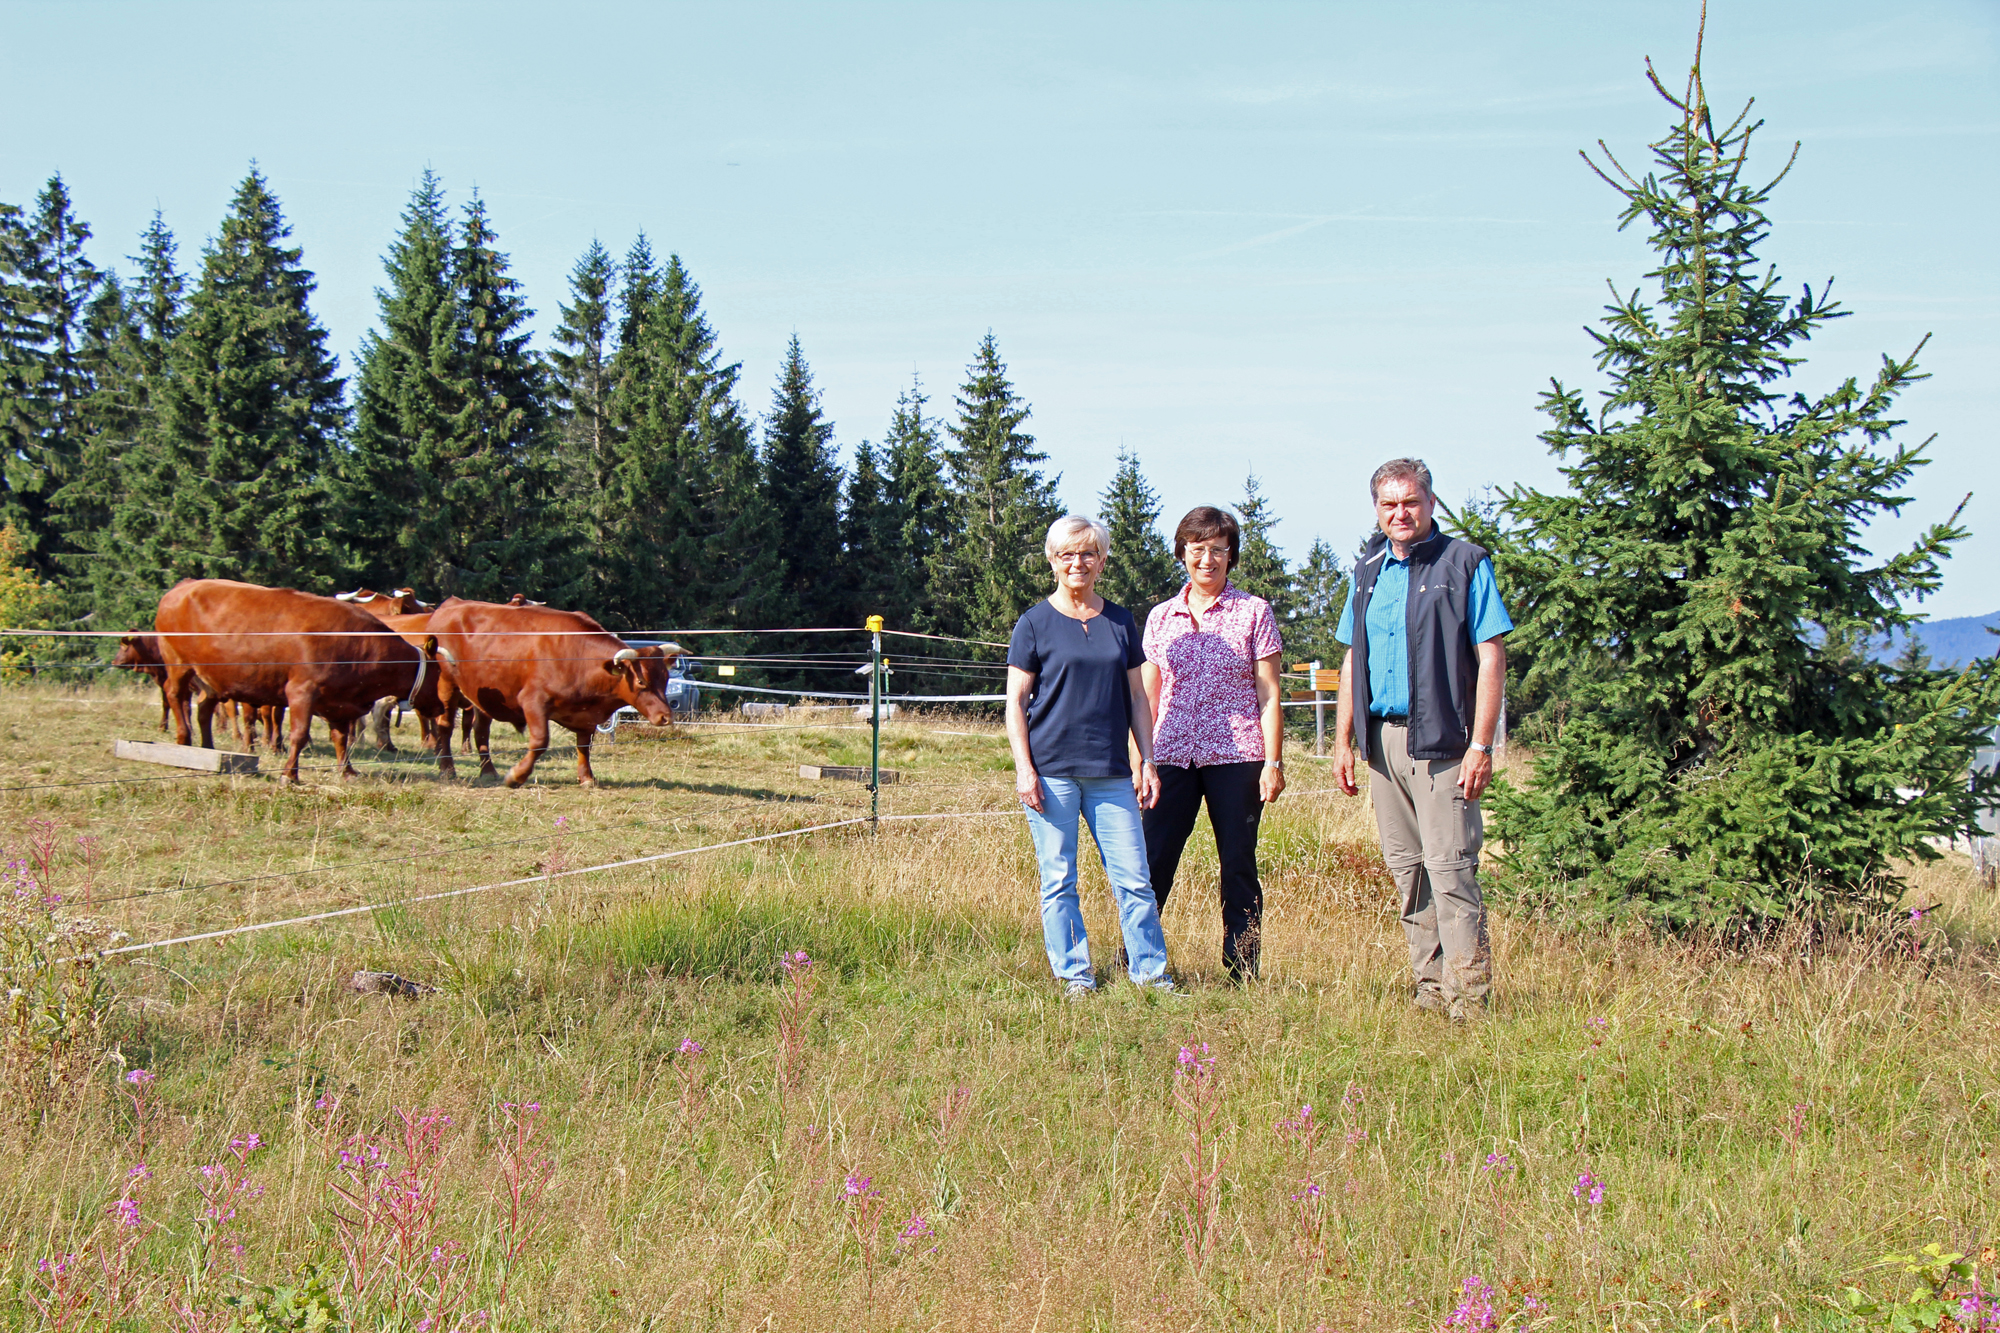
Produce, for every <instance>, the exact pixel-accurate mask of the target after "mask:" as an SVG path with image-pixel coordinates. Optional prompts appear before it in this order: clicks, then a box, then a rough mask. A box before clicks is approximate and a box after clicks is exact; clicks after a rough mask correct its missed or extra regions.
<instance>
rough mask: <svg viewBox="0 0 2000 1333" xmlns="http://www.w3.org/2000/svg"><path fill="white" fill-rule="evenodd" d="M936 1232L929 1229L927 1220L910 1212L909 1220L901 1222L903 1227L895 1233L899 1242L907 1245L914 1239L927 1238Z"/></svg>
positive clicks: (929, 1225) (914, 1240)
mask: <svg viewBox="0 0 2000 1333" xmlns="http://www.w3.org/2000/svg"><path fill="white" fill-rule="evenodd" d="M936 1234H937V1233H936V1232H934V1231H932V1230H931V1224H930V1223H929V1222H926V1221H925V1220H924V1219H923V1218H921V1217H919V1216H918V1215H917V1214H915V1213H911V1214H910V1220H909V1221H907V1222H905V1223H903V1229H902V1230H901V1231H898V1232H897V1233H896V1240H897V1241H898V1242H899V1243H901V1244H904V1245H909V1244H912V1243H913V1242H916V1241H920V1240H929V1239H930V1238H931V1237H932V1236H934V1235H936Z"/></svg>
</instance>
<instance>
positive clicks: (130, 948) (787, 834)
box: [91, 810, 1014, 958]
mask: <svg viewBox="0 0 2000 1333" xmlns="http://www.w3.org/2000/svg"><path fill="white" fill-rule="evenodd" d="M1013 813H1014V812H1013V811H1011V810H975V811H944V812H940V813H936V814H915V815H884V816H882V817H881V822H884V823H887V822H890V821H895V822H898V823H909V822H915V821H919V820H934V819H985V818H991V817H992V816H994V815H1001V814H1013ZM874 822H876V821H875V820H874V819H872V818H870V817H869V816H867V815H862V816H859V817H857V818H854V819H840V820H834V821H833V822H831V823H826V824H808V825H806V826H805V827H804V828H796V829H785V830H782V831H780V832H777V833H763V834H759V835H757V836H756V837H751V838H736V839H733V840H731V841H729V842H715V843H709V844H707V845H705V846H701V847H682V848H678V849H676V850H674V851H670V852H655V853H653V854H652V855H650V856H634V857H628V858H626V859H625V860H622V861H606V862H604V863H603V864H601V865H594V866H579V867H577V868H576V869H574V870H554V871H548V872H545V873H543V874H540V875H527V876H523V877H522V878H520V879H508V880H498V881H495V882H493V883H490V884H473V885H468V886H467V887H465V888H461V889H444V890H441V891H439V892H437V893H421V894H416V895H414V896H412V897H408V898H394V899H390V900H389V901H387V902H380V903H366V904H363V905H362V906H359V907H339V908H333V909H331V910H328V911H325V912H310V913H307V914H306V915H304V916H293V917H285V918H284V919H282V920H279V921H256V922H250V923H248V924H245V925H238V926H228V927H225V928H223V929H221V930H205V931H199V932H197V933H195V934H192V935H177V936H174V937H172V938H170V939H164V940H146V941H143V942H141V943H138V944H126V945H120V946H119V947H117V948H115V949H101V950H99V951H98V952H97V953H96V954H94V955H91V956H92V957H97V958H113V957H117V956H120V955H123V954H134V953H149V952H151V951H152V950H155V949H168V948H173V947H174V946H176V945H182V944H200V943H202V942H203V941H205V940H219V939H227V938H229V937H231V936H235V935H248V934H252V933H255V932H259V931H266V930H282V929H284V928H286V927H288V926H305V925H311V924H313V923H314V922H318V921H332V920H336V919H338V918H341V917H349V916H360V915H361V914H363V913H367V912H386V911H390V910H393V909H395V908H399V907H414V906H417V905H418V904H421V903H431V902H441V901H443V900H444V899H447V898H463V897H466V896H467V895H469V894H474V893H489V892H492V891H493V890H495V889H513V888H520V887H521V886H523V885H527V884H546V883H550V882H552V881H554V880H558V879H569V878H572V877H574V876H577V875H595V874H601V873H602V872H604V871H607V870H627V869H630V868H631V867H633V866H642V865H653V864H656V863H658V862H661V861H672V860H676V859H678V858H680V857H685V856H699V855H701V854H703V853H705V852H720V851H727V850H728V849H730V848H732V847H749V846H752V845H754V844H756V843H764V842H777V841H779V840H781V839H784V838H798V837H803V836H805V835H806V834H808V833H825V832H828V831H830V830H833V829H841V828H853V827H854V826H856V825H858V824H871V823H874Z"/></svg>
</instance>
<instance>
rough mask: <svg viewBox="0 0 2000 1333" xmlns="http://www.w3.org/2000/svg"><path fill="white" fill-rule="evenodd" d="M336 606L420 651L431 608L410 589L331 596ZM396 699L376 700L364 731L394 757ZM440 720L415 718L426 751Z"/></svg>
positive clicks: (468, 727) (359, 590) (469, 724)
mask: <svg viewBox="0 0 2000 1333" xmlns="http://www.w3.org/2000/svg"><path fill="white" fill-rule="evenodd" d="M333 600H334V601H336V602H346V603H347V604H348V605H349V606H357V607H360V608H361V609H362V610H363V611H366V612H367V613H368V614H369V615H371V616H374V617H375V618H376V619H377V620H379V621H381V622H382V623H383V624H385V625H387V626H388V627H389V628H390V629H392V630H395V631H396V633H398V634H400V635H402V636H403V640H404V642H406V643H408V644H409V645H410V646H411V647H413V648H416V649H418V650H419V651H422V650H423V647H424V632H425V629H426V628H427V627H428V626H429V625H430V622H431V605H430V603H428V602H426V601H423V600H422V599H421V598H419V597H418V596H417V592H416V589H414V588H398V589H396V591H394V592H374V591H371V590H370V589H367V588H356V589H355V590H354V591H353V592H341V593H335V594H334V595H333ZM400 702H401V700H399V699H386V698H385V699H378V700H376V701H375V706H374V707H373V708H372V709H370V710H369V713H368V727H369V730H370V731H371V732H373V733H374V736H375V746H376V748H377V749H380V750H383V751H386V752H387V753H389V754H395V753H397V751H396V742H395V740H394V738H393V737H391V736H390V734H389V714H390V713H391V712H392V711H393V710H394V709H395V707H396V705H397V704H398V703H400ZM440 721H441V719H437V718H431V717H427V716H425V715H424V714H423V713H421V712H419V713H418V714H417V732H418V737H419V739H420V740H421V741H422V742H423V747H424V748H425V749H426V750H435V749H437V726H438V724H439V722H440ZM465 724H466V735H467V736H470V735H471V734H472V717H471V715H470V714H469V713H468V714H467V715H466V719H465Z"/></svg>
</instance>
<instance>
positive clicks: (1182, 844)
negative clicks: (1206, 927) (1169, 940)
mask: <svg viewBox="0 0 2000 1333" xmlns="http://www.w3.org/2000/svg"><path fill="white" fill-rule="evenodd" d="M1263 773H1264V764H1263V761H1262V760H1258V759H1253V760H1250V761H1249V762H1248V763H1242V764H1203V765H1200V766H1198V767H1194V768H1181V767H1178V766H1176V765H1173V764H1161V765H1160V799H1159V803H1158V804H1156V805H1155V806H1154V807H1153V808H1152V809H1151V810H1147V811H1145V812H1144V821H1145V830H1146V866H1147V869H1148V870H1150V871H1151V872H1152V876H1153V897H1154V898H1155V899H1156V900H1158V902H1159V904H1160V906H1161V907H1165V906H1166V905H1167V895H1168V894H1169V893H1171V892H1172V891H1173V887H1174V874H1175V872H1177V871H1178V870H1179V869H1180V865H1181V852H1182V850H1183V849H1185V848H1186V847H1187V840H1188V835H1189V834H1190V833H1193V832H1194V821H1195V816H1196V815H1197V814H1199V813H1200V811H1201V803H1202V801H1203V800H1204V799H1206V800H1207V802H1208V822H1209V823H1210V824H1211V825H1213V826H1214V828H1215V853H1216V857H1217V859H1219V860H1220V861H1221V862H1222V964H1223V966H1224V967H1226V968H1228V969H1229V973H1230V975H1231V976H1235V977H1241V976H1242V975H1244V974H1245V973H1248V974H1249V975H1250V976H1253V977H1254V976H1256V975H1257V953H1258V947H1257V946H1258V938H1259V936H1260V934H1261V933H1262V931H1263V924H1264V886H1263V885H1262V884H1261V883H1260V882H1259V881H1258V879H1257V825H1258V824H1259V823H1260V822H1261V821H1262V820H1263V818H1264V803H1263V802H1262V801H1260V800H1258V799H1257V783H1258V780H1259V779H1260V778H1261V777H1262V776H1263Z"/></svg>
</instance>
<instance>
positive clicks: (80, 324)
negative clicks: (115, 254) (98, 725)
mask: <svg viewBox="0 0 2000 1333" xmlns="http://www.w3.org/2000/svg"><path fill="white" fill-rule="evenodd" d="M89 239H90V227H89V225H88V224H87V223H85V222H83V221H82V220H81V219H80V218H78V217H77V216H76V208H75V204H74V201H73V200H72V199H71V197H70V193H69V187H68V186H67V185H66V184H65V183H64V182H63V178H62V177H61V176H60V175H56V176H52V177H50V178H49V182H48V184H47V185H45V186H44V187H43V188H42V192H41V194H40V195H38V196H37V197H36V199H35V211H34V213H33V215H32V216H30V217H29V218H28V219H27V221H26V225H25V226H24V227H23V228H22V229H21V231H20V243H19V245H20V248H19V253H18V256H17V259H16V263H17V265H18V269H19V273H20V278H21V280H22V285H23V286H24V287H25V288H26V292H25V300H24V304H23V307H22V309H21V310H20V311H19V312H18V313H17V318H20V317H21V316H22V315H25V321H24V323H25V327H24V329H23V334H24V335H25V343H26V347H25V348H24V351H26V355H25V356H24V358H23V359H24V360H25V361H26V362H27V363H28V364H30V365H32V366H33V367H34V370H35V374H34V376H33V379H32V382H31V383H30V384H28V385H25V386H24V392H22V393H21V396H20V398H19V399H18V400H17V404H16V409H15V410H16V412H17V413H19V415H20V425H21V427H22V428H23V429H22V430H21V431H20V434H19V436H18V438H19V439H20V440H21V441H22V446H21V447H19V448H18V449H17V451H16V455H15V456H14V457H12V458H10V459H9V460H8V462H9V466H8V467H7V469H6V482H7V492H6V508H5V513H4V517H5V518H6V520H7V521H8V522H11V523H13V524H14V528H15V531H16V533H17V534H18V536H19V538H20V541H21V545H22V547H23V548H24V551H25V553H26V554H27V556H28V558H29V560H30V561H31V562H32V565H33V568H34V571H35V575H36V577H37V578H38V579H40V580H41V581H42V582H44V583H47V582H50V581H52V580H54V579H55V578H56V577H58V575H59V574H60V573H61V572H62V570H61V565H62V563H63V562H62V559H61V556H62V553H63V551H64V549H65V547H66V545H67V543H66V541H65V539H64V534H63V523H62V516H61V513H60V510H59V507H58V506H57V504H56V499H55V497H56V493H57V492H58V491H59V490H60V489H61V488H62V487H63V486H64V485H65V484H66V483H68V482H69V481H71V480H73V479H74V478H75V476H76V475H77V471H78V468H79V466H80V465H81V463H82V459H83V449H84V443H85V441H86V439H87V438H88V436H89V421H88V409H89V403H90V398H91V394H92V391H93V387H94V386H93V382H92V378H91V366H90V362H91V359H92V358H91V350H90V348H89V346H88V334H87V328H86V326H87V322H88V314H89V310H90V306H91V301H92V299H93V297H95V296H96V294H97V292H98V289H99V286H100V284H101V283H102V281H103V275H102V274H101V273H100V272H99V271H98V270H97V267H96V266H95V265H93V264H92V263H91V262H90V258H89V256H88V255H87V254H86V253H85V252H84V243H85V242H87V241H88V240H89Z"/></svg>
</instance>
